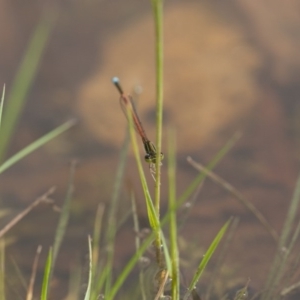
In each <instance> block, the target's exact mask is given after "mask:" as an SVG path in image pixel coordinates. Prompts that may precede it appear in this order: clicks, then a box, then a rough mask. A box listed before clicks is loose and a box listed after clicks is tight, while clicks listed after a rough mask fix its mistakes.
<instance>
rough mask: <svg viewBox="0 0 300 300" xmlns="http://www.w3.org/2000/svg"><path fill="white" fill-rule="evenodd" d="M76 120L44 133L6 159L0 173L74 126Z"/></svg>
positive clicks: (0, 167)
mask: <svg viewBox="0 0 300 300" xmlns="http://www.w3.org/2000/svg"><path fill="white" fill-rule="evenodd" d="M74 124H75V121H74V120H70V121H68V122H66V123H64V124H63V125H61V126H59V127H57V128H56V129H54V130H53V131H51V132H49V133H48V134H46V135H44V136H43V137H41V138H39V139H38V140H36V141H34V142H33V143H31V144H30V145H28V146H27V147H25V148H24V149H22V150H21V151H19V152H18V153H16V154H15V155H13V156H12V157H11V158H9V159H8V160H6V161H5V162H4V163H3V164H2V165H1V166H0V174H1V173H3V172H4V171H5V170H7V169H8V168H10V167H11V166H12V165H14V164H15V163H17V162H18V161H20V160H21V159H22V158H24V157H25V156H27V155H28V154H30V153H32V152H33V151H35V150H36V149H38V148H40V147H41V146H43V145H45V144H46V143H48V142H49V141H51V140H52V139H54V138H55V137H57V136H58V135H60V134H62V133H63V132H65V131H66V130H68V129H70V128H71V127H72V126H74Z"/></svg>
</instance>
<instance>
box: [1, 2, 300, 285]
mask: <svg viewBox="0 0 300 300" xmlns="http://www.w3.org/2000/svg"><path fill="white" fill-rule="evenodd" d="M52 9H56V10H57V11H58V13H59V17H58V20H57V23H56V25H55V28H54V30H53V32H52V34H51V37H50V40H49V42H48V44H47V47H46V51H45V53H44V55H43V59H42V61H41V63H40V66H39V71H38V74H37V76H36V79H35V81H34V84H33V86H32V88H31V89H30V93H29V95H28V97H27V104H26V108H25V110H24V112H23V114H22V118H21V120H20V122H19V126H18V128H17V130H16V134H15V136H14V138H13V142H12V145H11V148H10V152H9V153H10V154H13V153H15V152H16V151H17V150H19V149H21V148H22V147H24V146H26V145H27V144H28V143H30V142H31V141H33V140H35V139H37V138H38V137H40V136H42V135H43V134H45V133H46V132H48V131H50V130H51V129H52V128H54V127H55V126H58V125H59V124H61V123H63V122H64V121H66V120H68V119H69V118H71V117H73V116H76V117H77V118H78V119H79V120H80V122H79V124H78V125H77V126H76V128H74V129H72V130H71V131H70V132H68V133H66V134H64V135H63V136H61V137H59V138H57V139H56V140H55V141H53V142H51V143H49V144H48V145H46V146H45V147H43V148H42V149H40V150H38V151H36V152H35V154H33V155H30V156H29V157H27V158H26V159H24V160H23V161H22V162H21V163H19V164H18V165H16V166H14V167H13V168H11V169H10V170H8V171H6V172H5V173H4V174H2V175H1V178H0V193H1V199H2V206H3V207H5V208H10V209H12V210H14V211H16V210H20V209H22V207H24V206H25V205H26V203H30V202H31V201H32V200H33V199H35V198H36V197H37V196H39V195H40V194H41V193H43V192H44V191H45V190H46V189H47V188H48V187H50V186H52V185H56V186H57V187H58V190H57V192H56V194H55V196H54V198H55V200H57V202H58V203H61V201H62V199H63V197H64V194H65V190H66V186H67V181H68V168H69V166H68V162H69V161H70V159H72V158H77V159H79V160H80V165H79V168H78V170H77V173H76V182H75V188H76V193H75V199H74V204H73V205H74V208H73V215H72V220H71V224H72V226H71V227H70V230H69V232H68V236H67V238H66V241H65V245H64V248H63V250H62V254H61V257H62V263H61V264H60V265H59V267H58V271H57V273H58V274H61V276H64V274H68V272H69V270H70V266H71V264H72V258H73V254H74V256H75V252H76V251H74V249H77V248H78V253H80V252H81V249H82V245H83V244H84V243H85V240H86V235H87V233H88V232H90V231H91V228H92V226H93V219H94V212H95V209H96V207H97V204H98V203H99V201H103V202H107V201H109V200H110V195H111V193H112V186H113V180H114V176H115V172H116V166H117V160H118V153H119V150H120V147H121V144H122V141H123V139H124V129H125V128H126V118H125V117H124V116H123V113H122V112H121V110H120V107H119V103H118V94H117V92H116V90H115V89H114V87H113V86H112V84H111V77H113V76H119V77H120V79H121V83H122V85H123V87H124V89H125V90H126V91H127V92H128V93H131V92H132V91H133V89H134V88H135V87H137V86H140V87H142V94H141V95H140V96H139V104H138V111H139V115H140V118H141V119H142V122H143V125H144V127H145V129H146V131H147V133H148V136H149V138H150V139H151V140H153V141H155V81H154V80H155V67H154V66H155V64H154V45H153V43H154V31H153V20H152V15H151V5H150V1H146V0H143V1H137V0H126V1H124V0H114V1H100V0H99V1H95V0H90V1H84V2H80V1H56V2H55V3H54V1H53V2H52V1H48V2H47V1H43V2H41V1H34V0H32V1H29V2H28V1H27V2H26V3H25V2H24V1H20V0H2V1H1V2H0V64H1V68H0V85H2V84H3V83H6V85H7V90H8V91H9V88H10V86H11V83H12V81H13V78H14V75H15V74H16V72H17V69H18V66H19V64H20V62H21V60H22V55H23V53H24V51H25V49H26V45H27V43H28V40H29V38H30V36H31V34H32V32H33V30H34V28H35V27H36V26H37V24H38V22H39V19H40V18H41V17H42V16H43V14H44V13H45V12H46V11H47V10H52ZM164 26H165V27H164V30H165V77H164V79H165V106H164V128H165V134H166V133H167V129H168V127H170V126H171V127H173V128H175V130H176V135H177V150H178V194H180V193H181V192H182V191H183V190H184V188H185V187H186V186H187V184H188V183H189V182H190V181H191V180H192V178H193V177H194V176H195V175H196V174H197V173H196V171H195V170H193V169H192V167H190V166H189V165H188V164H187V162H186V156H188V155H190V156H192V157H193V158H195V159H196V160H199V161H201V162H202V163H207V162H208V161H209V160H210V159H211V158H212V157H213V155H214V154H215V153H216V152H217V151H218V150H219V149H220V148H221V147H222V145H224V143H225V142H226V141H227V140H228V139H229V138H230V137H231V136H232V135H233V134H234V133H235V132H236V131H241V132H242V133H243V136H242V138H241V139H240V140H239V142H238V143H237V145H236V146H235V147H234V149H233V150H232V151H231V152H230V154H229V155H228V156H227V157H226V158H225V159H224V160H223V162H222V163H221V164H220V166H219V167H218V168H217V170H216V171H217V173H218V174H220V175H221V176H222V177H224V178H225V179H226V180H227V181H229V182H230V183H232V184H233V185H234V186H236V187H237V188H238V189H239V190H240V191H241V192H242V193H243V194H244V195H245V196H246V197H247V198H248V199H249V200H251V202H253V203H254V204H255V205H256V206H257V207H258V208H259V209H260V210H261V211H262V212H263V213H264V215H265V216H266V218H267V219H268V220H269V221H270V223H271V224H272V225H273V226H274V228H275V229H276V230H277V231H279V230H280V229H281V226H282V224H283V220H284V218H285V212H286V209H287V207H288V204H289V200H290V198H291V195H292V192H293V188H294V185H295V180H296V177H297V172H298V169H299V141H300V140H299V131H300V121H299V120H300V101H299V91H300V88H299V87H300V85H299V79H300V55H299V47H300V4H299V1H297V0H289V1H281V0H272V1H267V0H265V1H252V0H244V1H238V0H235V1H234V0H232V1H226V2H225V1H217V0H215V1H179V0H178V1H175V0H173V1H171V0H170V1H166V2H165V20H164ZM4 113H5V112H4ZM166 140H167V137H166V135H165V136H164V143H163V146H164V152H167V149H166V146H167V143H166ZM145 168H146V169H147V166H145ZM162 172H163V180H164V181H163V183H162V190H163V199H164V203H166V197H167V180H166V163H165V164H164V166H163V169H162ZM126 178H127V180H130V181H131V182H133V184H134V186H135V188H136V189H137V195H138V201H139V207H140V215H141V218H143V216H145V211H144V209H143V204H142V203H143V199H142V194H141V193H140V188H139V180H138V177H137V172H136V167H135V163H134V160H133V158H132V156H130V158H129V165H128V168H127V172H126ZM149 180H150V185H151V184H152V182H151V177H150V175H149ZM123 196H124V201H126V200H125V199H126V198H127V197H126V191H125V190H124V195H123ZM125 207H128V203H126V204H124V209H125ZM231 215H236V216H240V218H241V219H240V225H239V228H238V231H237V233H236V236H235V239H234V242H233V245H232V249H231V256H230V255H229V257H228V264H229V265H231V266H232V268H231V270H230V272H229V273H230V274H226V276H228V277H230V278H239V280H241V282H243V283H245V282H246V281H247V279H248V278H251V286H253V287H254V288H255V289H258V288H260V287H261V285H262V282H263V279H264V278H265V276H266V273H267V270H268V266H269V263H270V261H271V259H272V255H270V253H273V252H274V251H275V247H274V245H273V243H272V240H271V238H270V237H269V236H268V234H267V233H266V232H265V230H264V229H263V228H262V227H261V225H260V224H258V222H257V220H256V219H255V218H254V217H252V215H251V214H250V213H249V212H248V211H247V210H246V209H245V208H244V207H242V206H241V205H240V204H239V203H238V202H237V201H236V200H235V199H234V198H233V197H232V196H231V195H229V194H227V193H226V192H224V191H223V190H222V188H220V187H217V186H216V185H214V184H212V183H210V182H209V181H207V182H206V184H205V186H204V188H203V190H201V193H200V195H199V201H197V202H196V204H195V208H194V209H193V210H192V213H191V215H190V217H189V220H188V223H187V224H186V227H185V229H184V230H183V232H182V234H183V236H184V239H185V241H186V242H187V243H188V241H190V240H191V241H195V240H196V239H197V241H198V242H199V244H201V247H204V249H205V247H207V245H208V243H209V242H210V241H211V240H212V238H213V236H214V234H216V232H217V230H218V228H220V226H221V225H222V224H223V223H224V222H225V221H226V220H227V219H228V218H229V216H231ZM57 218H58V216H57V214H56V213H54V212H52V211H50V210H49V208H39V209H38V210H36V211H34V212H32V213H31V214H30V216H29V217H27V218H26V220H24V221H22V224H21V223H20V224H19V225H17V226H16V228H15V229H14V230H13V231H12V232H11V233H10V236H11V237H12V238H16V242H15V243H13V245H12V246H10V247H9V251H10V254H12V255H13V256H14V257H15V258H16V260H17V261H18V263H19V264H21V265H24V267H25V268H27V269H28V270H30V268H31V261H32V259H33V255H34V251H35V250H34V249H35V248H36V247H37V245H38V244H40V243H41V244H43V245H44V246H45V248H44V251H45V252H46V249H47V247H48V246H49V245H50V244H52V241H53V232H54V226H55V224H56V223H55V222H56V220H57ZM145 224H147V223H146V222H145ZM145 224H144V225H145ZM128 236H130V238H133V233H132V232H131V224H129V226H128V228H127V229H124V230H123V231H122V234H121V236H120V241H122V238H128ZM120 245H123V246H122V248H121V246H120V247H119V248H118V251H117V254H118V258H117V261H119V262H122V261H123V259H124V258H126V257H128V256H129V255H130V251H132V247H128V249H125V248H124V244H122V242H120ZM70 249H72V251H71V252H72V255H69V251H70ZM82 251H83V252H84V251H86V249H85V250H82ZM236 255H239V258H240V261H239V262H237V261H236ZM183 256H184V253H183ZM64 258H65V259H64ZM193 266H195V265H193ZM231 272H232V274H231ZM57 276H59V275H57Z"/></svg>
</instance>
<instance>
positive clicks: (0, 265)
mask: <svg viewBox="0 0 300 300" xmlns="http://www.w3.org/2000/svg"><path fill="white" fill-rule="evenodd" d="M0 298H1V299H6V297H5V242H4V239H1V240H0Z"/></svg>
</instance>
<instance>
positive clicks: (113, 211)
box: [105, 127, 130, 294]
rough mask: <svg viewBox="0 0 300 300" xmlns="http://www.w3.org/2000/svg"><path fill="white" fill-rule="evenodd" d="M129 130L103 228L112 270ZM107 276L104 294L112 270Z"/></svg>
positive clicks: (108, 261)
mask: <svg viewBox="0 0 300 300" xmlns="http://www.w3.org/2000/svg"><path fill="white" fill-rule="evenodd" d="M129 142H130V137H129V130H128V127H127V129H126V136H125V139H124V142H123V145H122V147H121V152H120V156H119V164H118V169H117V174H116V178H115V182H114V187H113V193H112V197H111V201H110V205H109V210H108V218H107V229H106V230H105V242H106V245H107V247H106V249H107V268H108V270H110V271H111V270H112V267H113V259H114V253H115V251H114V244H115V236H116V231H117V229H116V218H117V207H118V203H119V198H120V191H121V186H122V182H123V178H124V173H125V167H126V162H127V155H128V149H129ZM107 275H108V277H107V279H106V285H105V294H106V292H107V290H109V289H110V287H111V280H112V272H108V273H107Z"/></svg>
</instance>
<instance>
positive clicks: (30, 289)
mask: <svg viewBox="0 0 300 300" xmlns="http://www.w3.org/2000/svg"><path fill="white" fill-rule="evenodd" d="M41 252H42V246H41V245H39V246H38V247H37V250H36V254H35V258H34V261H33V265H32V272H31V276H30V280H29V285H28V289H27V295H26V300H32V299H33V287H34V282H35V277H36V272H37V267H38V263H39V258H40V254H41Z"/></svg>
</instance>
